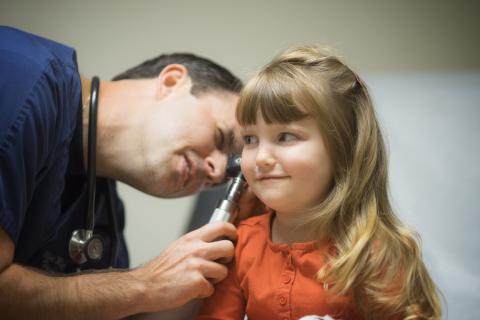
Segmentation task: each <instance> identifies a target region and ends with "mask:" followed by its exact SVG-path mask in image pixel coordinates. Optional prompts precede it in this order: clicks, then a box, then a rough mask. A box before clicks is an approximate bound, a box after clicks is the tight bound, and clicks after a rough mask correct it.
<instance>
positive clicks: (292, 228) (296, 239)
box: [271, 212, 319, 245]
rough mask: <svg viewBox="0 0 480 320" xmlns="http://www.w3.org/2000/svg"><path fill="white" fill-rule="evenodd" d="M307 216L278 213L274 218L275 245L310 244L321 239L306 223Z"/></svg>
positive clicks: (273, 235)
mask: <svg viewBox="0 0 480 320" xmlns="http://www.w3.org/2000/svg"><path fill="white" fill-rule="evenodd" d="M307 218H308V215H307V214H303V215H302V214H295V215H287V214H282V213H279V212H276V213H275V214H274V216H273V218H272V226H271V240H272V242H273V243H287V244H289V245H291V244H292V243H301V242H309V241H314V240H318V239H319V235H318V234H316V233H315V232H314V230H313V228H312V227H311V226H310V225H309V224H308V223H305V221H306V219H307Z"/></svg>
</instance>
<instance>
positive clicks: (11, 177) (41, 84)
mask: <svg viewBox="0 0 480 320" xmlns="http://www.w3.org/2000/svg"><path fill="white" fill-rule="evenodd" d="M55 90H56V88H52V84H51V81H49V79H48V78H47V77H46V76H45V75H41V76H40V77H39V78H37V81H36V82H35V83H34V84H33V86H32V87H31V90H30V91H29V92H27V93H25V92H24V94H25V95H24V100H23V102H22V103H21V104H15V103H12V104H5V103H4V104H2V106H1V108H0V109H1V110H2V111H5V112H7V114H8V116H7V117H6V118H4V119H3V121H2V123H1V124H2V128H1V130H0V133H1V134H0V138H1V139H0V225H1V226H2V227H3V228H4V229H5V231H6V232H7V233H8V234H9V235H10V237H11V238H12V240H13V241H14V243H17V241H18V238H19V236H20V233H21V229H22V225H23V221H24V219H25V213H26V211H27V208H28V205H29V203H30V201H31V199H32V196H33V193H34V190H35V187H36V185H37V184H38V182H39V181H41V179H42V177H43V176H44V175H45V174H46V173H47V170H48V167H46V166H45V164H46V162H47V159H48V157H49V154H50V153H51V151H52V147H53V140H54V137H55V127H56V113H57V112H56V109H55V106H56V105H57V101H56V100H57V99H56V96H55V94H54V92H55ZM12 91H14V90H13V89H12V90H10V91H9V92H8V93H9V94H11V93H12ZM12 102H15V101H13V99H12ZM7 120H8V121H7Z"/></svg>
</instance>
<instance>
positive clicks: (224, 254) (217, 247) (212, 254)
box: [204, 240, 235, 263]
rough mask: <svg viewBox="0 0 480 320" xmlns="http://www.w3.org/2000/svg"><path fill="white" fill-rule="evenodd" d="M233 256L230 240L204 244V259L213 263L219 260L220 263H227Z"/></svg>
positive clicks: (233, 248) (233, 249) (233, 250)
mask: <svg viewBox="0 0 480 320" xmlns="http://www.w3.org/2000/svg"><path fill="white" fill-rule="evenodd" d="M234 254H235V247H234V246H233V243H232V241H230V240H218V241H214V242H210V243H207V244H206V248H205V257H204V258H205V259H208V260H211V261H215V260H219V259H221V261H222V263H228V262H230V261H231V260H232V258H233V255H234Z"/></svg>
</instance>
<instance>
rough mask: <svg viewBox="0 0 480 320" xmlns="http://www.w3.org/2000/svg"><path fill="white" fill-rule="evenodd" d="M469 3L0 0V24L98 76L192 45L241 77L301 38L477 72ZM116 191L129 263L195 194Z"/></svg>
mask: <svg viewBox="0 0 480 320" xmlns="http://www.w3.org/2000/svg"><path fill="white" fill-rule="evenodd" d="M467 3H469V4H467ZM474 3H475V1H412V0H411V1H354V0H352V1H300V0H298V1H284V0H278V1H235V2H234V1H158V0H156V1H65V0H64V1H53V0H44V1H39V0H35V1H34V0H31V1H22V0H0V24H5V25H10V26H16V27H19V28H22V29H24V30H27V31H30V32H32V33H36V34H39V35H42V36H45V37H49V38H52V39H54V40H57V41H60V42H63V43H66V44H68V45H70V46H73V47H75V48H76V49H77V54H78V61H79V65H80V68H81V70H82V72H83V73H85V74H87V75H95V74H96V75H99V76H100V77H102V78H110V77H112V76H113V75H115V74H116V73H117V72H119V71H122V70H123V69H125V68H127V67H130V66H133V65H135V64H137V63H139V62H141V61H143V60H144V59H146V58H150V57H152V56H155V55H157V54H159V53H161V52H172V51H192V52H195V53H198V54H201V55H205V56H207V57H210V58H212V59H214V60H216V61H218V62H220V63H222V64H224V65H226V66H227V67H229V68H230V69H232V71H234V72H235V73H237V74H238V75H240V76H241V77H242V78H244V79H246V78H247V77H248V75H249V74H250V73H251V72H252V71H253V70H255V69H256V68H258V67H260V66H261V65H262V64H264V63H265V62H267V61H268V60H269V59H270V58H271V57H272V56H273V55H274V54H275V53H278V52H280V51H281V50H282V49H284V48H286V47H288V46H291V45H296V44H304V43H323V44H329V45H332V46H334V47H336V48H337V49H339V51H340V52H342V53H343V55H344V56H345V58H346V59H347V61H349V62H350V63H351V65H352V66H353V67H355V68H356V69H357V70H358V71H359V72H360V73H363V74H365V73H367V74H384V73H390V74H391V73H405V72H411V71H425V72H434V73H435V72H443V71H448V72H459V71H462V72H478V71H479V70H480V62H479V59H478V57H479V56H480V40H479V39H480V37H479V36H478V31H479V30H480V19H479V18H478V12H479V5H476V4H474ZM0 72H1V70H0ZM120 192H121V194H122V196H123V199H124V200H125V203H126V207H127V212H128V215H127V231H126V233H127V237H128V242H129V247H130V251H131V257H132V265H134V266H135V265H138V264H139V263H142V262H145V261H146V260H148V259H149V258H151V257H153V255H155V254H156V253H158V252H160V251H161V250H162V249H163V248H165V246H166V245H167V244H168V243H170V242H171V241H172V240H173V239H175V238H176V237H177V236H178V235H179V234H180V232H181V230H182V228H183V227H184V225H185V223H186V221H187V219H188V213H189V210H190V208H191V205H192V200H193V198H185V199H180V200H160V199H155V198H152V197H149V196H146V195H143V194H140V193H139V192H137V191H134V190H133V189H131V188H129V187H127V186H124V185H122V186H120Z"/></svg>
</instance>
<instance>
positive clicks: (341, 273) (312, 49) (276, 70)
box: [236, 46, 441, 319]
mask: <svg viewBox="0 0 480 320" xmlns="http://www.w3.org/2000/svg"><path fill="white" fill-rule="evenodd" d="M258 114H261V115H262V117H263V119H264V120H265V122H267V123H288V122H291V121H296V120H300V119H302V118H303V117H305V116H313V117H315V119H317V122H318V126H319V129H320V131H321V132H322V135H323V138H324V141H325V143H326V146H327V149H328V152H329V154H330V157H331V159H332V163H333V164H334V165H333V168H334V172H333V183H332V186H331V190H330V192H329V195H328V196H327V198H326V200H324V201H323V202H322V203H321V204H319V206H318V207H317V208H315V210H313V211H312V212H313V214H312V215H311V218H310V219H309V220H308V221H306V223H309V224H310V225H312V226H313V227H314V229H315V230H317V231H318V232H319V234H322V235H327V237H329V238H330V239H332V241H333V244H334V247H335V251H336V253H335V254H334V255H331V256H329V257H328V258H329V260H328V261H329V263H327V264H326V265H325V266H324V267H323V268H322V269H321V270H319V272H318V273H317V278H318V280H319V281H320V282H324V283H328V284H329V286H328V287H329V288H328V290H330V291H331V292H333V293H336V294H350V295H352V297H353V299H354V301H356V304H357V306H358V307H359V308H360V310H361V311H362V313H363V315H364V317H365V319H386V318H388V317H390V316H391V315H394V316H398V317H400V318H402V319H440V317H441V307H440V300H439V296H438V293H437V289H436V287H435V284H434V283H433V281H432V279H431V278H430V276H429V274H428V271H427V269H426V267H425V265H424V263H423V261H422V254H421V250H420V246H419V244H418V243H417V239H418V236H417V235H416V233H414V232H413V231H411V230H410V229H408V228H407V227H405V226H404V225H403V224H402V223H401V222H400V220H399V219H398V218H397V217H396V216H395V214H394V213H393V210H392V207H391V205H390V201H389V197H388V184H387V163H388V161H387V156H386V150H385V144H384V141H383V137H382V133H381V129H380V126H379V123H378V121H377V117H376V115H375V111H374V109H373V105H372V101H371V98H370V95H369V93H368V90H367V87H366V85H365V83H364V82H363V81H362V80H361V79H360V78H359V77H358V75H357V74H356V73H355V72H353V71H352V70H351V69H350V68H349V67H348V66H346V65H345V64H344V63H343V62H342V61H341V60H340V59H339V58H338V57H337V56H336V55H334V54H332V53H331V51H330V50H328V49H324V48H321V47H317V46H304V47H299V48H296V49H293V50H290V51H287V52H285V53H284V54H282V55H280V56H279V57H277V58H276V59H274V60H273V61H272V62H271V63H269V64H268V65H267V66H266V67H264V68H263V69H262V70H260V71H259V72H258V73H257V74H256V75H255V76H254V77H253V78H252V79H251V80H250V81H249V82H248V84H247V85H246V87H245V88H244V90H243V91H242V92H241V95H240V101H239V104H238V107H237V113H236V116H237V120H238V122H239V123H240V124H241V125H242V126H245V125H252V124H255V123H256V121H257V116H258Z"/></svg>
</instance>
